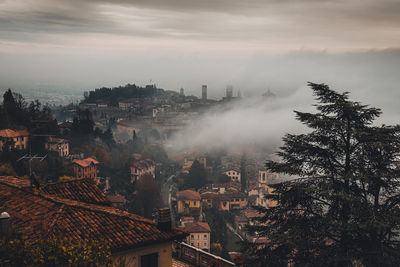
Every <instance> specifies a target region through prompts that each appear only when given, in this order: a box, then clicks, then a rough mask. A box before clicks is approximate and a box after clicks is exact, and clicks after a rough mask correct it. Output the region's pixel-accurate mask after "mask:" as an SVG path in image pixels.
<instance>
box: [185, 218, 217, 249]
mask: <svg viewBox="0 0 400 267" xmlns="http://www.w3.org/2000/svg"><path fill="white" fill-rule="evenodd" d="M185 231H186V232H187V233H188V234H189V235H188V236H187V237H186V243H187V244H189V245H191V246H194V247H196V248H200V249H203V250H205V251H210V234H211V229H210V226H209V225H208V223H207V222H193V223H186V224H185Z"/></svg>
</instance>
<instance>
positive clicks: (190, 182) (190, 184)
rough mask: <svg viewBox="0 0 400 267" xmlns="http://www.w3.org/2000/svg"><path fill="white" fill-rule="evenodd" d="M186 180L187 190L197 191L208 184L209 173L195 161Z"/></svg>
mask: <svg viewBox="0 0 400 267" xmlns="http://www.w3.org/2000/svg"><path fill="white" fill-rule="evenodd" d="M184 179H185V182H184V187H185V188H194V189H196V190H197V189H200V188H201V187H203V186H204V185H206V184H207V173H206V171H205V169H204V167H203V165H201V164H200V162H198V161H197V160H195V161H194V162H193V164H192V166H191V167H190V170H189V174H188V175H187V176H185V177H184Z"/></svg>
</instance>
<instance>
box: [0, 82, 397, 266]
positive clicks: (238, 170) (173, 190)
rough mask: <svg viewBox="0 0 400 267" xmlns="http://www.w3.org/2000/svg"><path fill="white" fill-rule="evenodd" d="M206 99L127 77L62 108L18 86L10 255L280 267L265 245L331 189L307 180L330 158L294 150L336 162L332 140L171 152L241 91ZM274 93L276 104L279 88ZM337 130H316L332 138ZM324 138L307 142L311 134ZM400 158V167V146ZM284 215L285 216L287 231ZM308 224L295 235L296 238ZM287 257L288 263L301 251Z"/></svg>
mask: <svg viewBox="0 0 400 267" xmlns="http://www.w3.org/2000/svg"><path fill="white" fill-rule="evenodd" d="M310 87H311V88H312V89H313V90H315V91H317V92H319V91H318V90H325V91H326V90H330V89H327V88H326V87H325V85H319V84H310ZM321 88H322V89H321ZM325 91H324V93H325ZM121 92H124V94H125V95H126V96H129V98H128V99H124V97H123V96H121V94H122V93H121ZM328 92H330V93H332V94H334V91H328ZM116 93H118V94H117V95H118V97H117V98H115V97H112V96H113V95H115V94H116ZM321 94H322V93H321ZM132 95H134V96H135V97H133V98H131V97H130V96H132ZM201 95H202V97H201V99H199V98H196V97H194V96H185V95H184V90H183V89H181V90H180V92H179V93H177V92H171V91H164V90H163V89H159V88H157V87H156V86H155V85H149V86H146V87H143V88H142V87H136V86H134V85H130V84H128V85H126V86H125V87H117V88H112V89H104V88H101V89H96V90H95V91H91V92H89V93H85V97H84V99H83V100H82V102H81V103H80V104H79V105H73V104H71V105H68V106H65V107H59V108H58V109H55V110H52V109H51V108H50V107H49V106H47V105H42V104H41V103H40V102H39V101H35V102H31V103H30V104H28V103H26V102H25V101H24V98H23V96H21V95H19V94H18V93H16V92H12V91H11V90H8V91H7V92H6V93H5V94H4V96H3V102H2V105H1V106H0V113H1V121H0V122H1V126H2V127H3V129H1V130H0V153H1V154H0V208H1V210H0V223H1V225H0V226H1V227H0V230H1V232H0V234H1V238H2V247H1V249H2V250H1V251H0V255H2V256H1V257H2V258H1V259H0V260H1V262H0V263H1V264H3V263H4V264H6V263H7V262H19V261H21V262H20V263H18V264H19V265H18V264H17V266H24V265H28V266H41V265H40V264H42V263H46V264H48V263H50V265H59V264H60V265H62V266H64V265H65V266H80V265H85V264H88V262H91V264H94V265H93V266H95V265H107V266H119V265H121V266H146V267H155V266H174V267H191V266H204V267H205V266H251V265H252V264H253V262H254V261H256V262H257V261H259V260H261V262H259V264H258V263H256V264H258V265H256V266H269V265H268V264H269V262H270V261H272V260H273V259H272V258H271V257H272V256H266V255H270V254H268V253H275V252H276V251H275V248H276V247H275V246H276V244H279V242H281V241H282V239H281V238H282V236H285V235H286V233H288V231H289V230H288V229H295V227H306V226H307V225H308V223H304V220H306V221H307V220H308V219H309V218H310V217H309V216H311V218H312V216H314V215H315V214H314V212H321V211H322V212H323V211H324V209H322V208H321V209H320V210H318V209H317V210H316V211H313V209H315V208H318V207H319V206H318V205H319V204H321V203H323V204H324V205H325V203H326V202H327V201H326V200H325V199H326V198H327V196H323V197H322V198H319V197H320V196H319V194H322V195H323V194H324V192H325V191H324V190H329V189H330V188H332V187H326V188H325V184H324V182H323V181H319V183H321V185H320V184H317V186H316V185H314V184H312V183H311V184H309V182H308V180H304V181H305V184H303V183H302V181H303V180H302V179H301V178H300V179H298V178H296V175H298V174H302V172H304V173H308V174H309V175H312V176H314V177H315V175H316V173H320V172H322V171H323V170H324V168H326V165H320V162H318V161H315V160H312V161H310V162H309V158H310V156H309V155H307V156H306V157H305V158H303V157H299V158H297V157H294V155H296V153H299V154H300V155H301V154H302V153H304V151H306V152H307V153H311V155H317V158H320V157H321V160H322V159H323V160H326V162H325V163H324V164H328V167H329V164H332V162H331V160H332V159H331V158H330V157H331V156H330V155H331V154H328V159H326V158H325V155H326V154H325V152H324V151H323V150H322V149H321V148H319V149H317V150H316V151H315V152H309V151H313V149H314V148H315V147H314V143H313V144H312V145H310V146H309V147H308V148H305V146H306V145H305V144H306V143H301V142H298V140H297V139H294V140H289V139H290V138H297V137H295V136H293V137H292V136H291V135H288V136H287V137H285V138H286V139H284V140H286V142H289V141H290V142H289V144H288V145H287V147H283V148H282V150H283V151H284V152H280V154H279V156H280V157H281V160H282V159H283V160H285V161H286V162H281V161H274V158H273V157H272V156H271V155H269V154H268V152H267V151H263V149H262V148H260V149H257V150H255V149H251V150H249V149H243V150H240V149H238V148H237V147H234V146H232V147H225V148H221V147H207V146H204V147H190V148H184V149H180V150H177V149H170V148H169V147H170V146H171V144H172V143H171V138H172V136H174V135H175V134H176V132H179V131H180V130H181V129H182V127H185V125H187V124H188V123H190V122H193V121H195V120H196V119H197V118H198V117H199V116H200V115H201V114H202V113H205V112H208V111H209V110H221V109H229V108H232V104H233V106H235V105H237V104H239V103H240V101H242V98H241V96H240V93H238V96H237V97H234V96H233V88H232V87H231V86H228V87H227V89H226V96H225V97H223V98H222V99H221V100H219V101H215V100H213V101H209V100H208V99H207V86H202V88H201ZM267 95H268V96H262V97H263V98H265V101H267V100H268V99H271V98H272V99H273V98H274V95H273V94H272V93H271V92H269V93H268V94H267ZM326 101H331V100H326ZM340 101H342V100H340ZM216 107H218V109H215V108H216ZM352 107H355V108H358V107H357V105H354V104H352ZM371 112H374V110H372V111H371ZM299 114H300V115H299V116H303V115H302V114H301V113H299ZM304 114H306V113H304ZM304 116H305V118H306V119H307V118H308V116H309V115H308V114H306V115H304ZM60 117H63V118H64V119H63V120H61V119H60ZM57 118H58V119H57ZM318 119H319V117H318ZM324 123H325V122H324ZM312 125H314V124H312ZM319 125H320V124H318V127H320V126H319ZM322 125H323V127H325V124H322ZM395 129H396V128H393V134H394V135H391V133H392V132H391V131H392V128H389V133H388V134H387V139H385V140H387V142H392V140H393V142H395V140H396V138H397V137H396V135H397V132H396V131H397V130H395ZM328 130H329V129H324V131H323V132H322V134H321V136H320V137H318V138H320V140H322V141H321V142H325V140H326V136H325V133H326V132H328ZM362 131H363V133H362V135H364V134H365V131H366V130H365V128H362ZM371 131H376V130H375V129H374V130H371ZM378 131H381V130H378ZM382 131H386V129H383V130H382ZM314 134H316V133H312V134H311V137H307V138H311V140H314V139H313V138H314ZM380 134H383V133H380ZM339 135H340V133H339ZM300 136H302V135H300ZM376 136H377V133H375V132H372V133H371V136H370V137H369V138H372V140H373V142H380V140H376V139H374V138H376ZM335 138H336V137H335ZM335 140H336V139H335ZM362 140H363V139H362ZM313 142H316V141H313ZM332 142H333V143H334V144H336V143H335V142H338V141H337V140H336V141H332ZM360 142H361V141H360ZM362 142H364V141H362ZM368 142H369V141H368ZM375 145H376V143H374V145H373V146H371V144H370V143H367V145H366V146H365V148H364V149H365V152H363V153H364V154H360V155H359V157H365V160H370V161H373V160H375V159H374V157H375V156H374V155H376V153H378V152H377V151H374V152H373V153H372V154H368V151H369V149H371V148H373V147H374V146H375ZM292 146H293V147H292ZM344 147H345V148H346V146H344ZM391 147H392V146H386V145H385V148H382V149H389V148H390V149H391ZM346 149H347V148H346ZM379 149H381V148H379ZM350 150H351V149H350ZM321 151H322V152H321ZM379 151H380V150H379ZM335 153H339V152H335ZM349 153H350V152H349ZM351 153H352V152H351ZM321 155H322V156H321ZM389 155H390V157H392V159H391V160H389V161H388V162H389V163H388V164H389V165H390V164H392V160H393V162H394V160H395V157H396V155H397V154H396V153H392V154H389ZM371 157H372V158H371ZM311 158H312V157H311ZM345 159H346V156H345ZM346 160H348V159H346ZM378 160H380V159H378ZM338 162H339V161H338ZM303 164H306V165H303ZM309 164H310V165H309ZM337 164H340V163H337ZM380 164H383V163H382V162H381V163H380ZM298 165H299V166H301V168H300V167H293V166H298ZM312 165H316V166H317V167H312V168H311V167H310V166H312ZM358 166H359V165H358ZM396 166H397V165H396ZM332 168H333V167H331V168H328V171H332ZM354 168H356V167H354ZM357 168H360V169H359V171H360V172H361V171H362V167H357ZM371 168H372V167H371ZM388 170H390V168H389V167H388ZM395 172H396V169H394V170H393V175H395V174H394V173H395ZM288 175H289V176H288ZM315 179H316V181H318V179H319V176H316V177H315ZM313 181H314V180H313ZM309 186H311V187H314V189H313V190H310V188H309ZM319 190H322V191H319ZM360 190H361V189H360ZM313 194H316V195H313ZM328 197H330V195H328ZM367 199H368V198H367ZM315 201H317V202H315ZM388 201H390V199H389V200H388ZM315 203H317V204H318V203H319V204H318V205H317V206H315ZM307 205H309V206H307ZM329 205H330V204H329ZM301 207H306V208H304V209H300V208H301ZM285 209H288V210H287V211H286V210H285ZM357 211H358V209H357ZM282 212H283V214H281V213H282ZM309 212H311V214H308V213H309ZM328 214H329V213H328ZM292 216H293V217H292ZM303 216H304V217H303ZM319 216H322V215H319ZM282 220H283V221H282ZM291 220H294V221H296V220H299V223H298V224H293V223H292V221H291ZM279 221H282V222H283V223H287V225H285V226H282V227H283V228H280V227H281V226H280V225H278V224H277V223H276V222H279ZM276 227H277V228H276ZM270 231H272V232H270ZM273 231H278V232H277V233H278V234H277V235H275V233H276V232H273ZM279 231H282V232H279ZM303 234H305V232H301V231H300V232H296V233H295V234H294V238H298V237H297V235H303ZM271 238H272V239H274V240H275V239H276V240H275V241H274V242H277V243H274V242H272V240H271ZM326 238H327V237H325V236H324V237H323V240H325V241H324V242H327V241H326V240H327V239H326ZM332 240H333V239H332ZM330 242H333V241H330ZM271 246H272V248H271ZM282 246H284V247H285V246H287V241H286V239H284V240H283V243H282ZM21 247H24V249H23V250H21ZM67 247H68V248H67ZM25 249H26V251H27V252H26V253H25V252H23V251H25ZM265 249H271V251H270V252H265ZM21 251H22V252H21ZM93 251H96V253H93ZM260 251H261V254H260ZM308 252H309V251H308ZM1 253H2V254H1ZM20 253H24V254H20ZM52 253H56V255H53V254H52ZM264 253H265V254H264ZM279 253H280V252H279ZM272 255H273V254H272ZM289 255H290V257H289V259H285V260H284V261H283V264H284V265H289V266H290V265H291V261H292V260H294V259H295V258H296V255H292V254H290V253H289ZM313 255H314V254H313ZM63 261H66V262H65V263H62V262H63ZM67 262H68V263H67ZM72 262H75V263H73V264H72ZM11 265H12V264H11ZM89 266H92V265H89Z"/></svg>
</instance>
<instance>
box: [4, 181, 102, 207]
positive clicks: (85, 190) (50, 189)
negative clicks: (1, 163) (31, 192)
mask: <svg viewBox="0 0 400 267" xmlns="http://www.w3.org/2000/svg"><path fill="white" fill-rule="evenodd" d="M0 182H2V183H5V184H8V185H11V186H15V187H18V188H25V189H26V188H30V187H31V183H30V181H29V179H24V178H20V177H13V176H0ZM37 191H39V192H42V193H44V194H48V195H54V196H57V197H61V198H68V199H72V200H77V201H81V202H85V203H92V204H101V205H105V204H106V205H108V203H109V202H108V201H107V198H106V196H105V195H104V193H103V192H102V191H101V190H100V189H99V188H98V187H97V185H96V184H95V182H94V181H93V179H90V178H83V179H75V180H71V181H66V182H56V183H48V184H44V185H41V186H40V188H39V190H37Z"/></svg>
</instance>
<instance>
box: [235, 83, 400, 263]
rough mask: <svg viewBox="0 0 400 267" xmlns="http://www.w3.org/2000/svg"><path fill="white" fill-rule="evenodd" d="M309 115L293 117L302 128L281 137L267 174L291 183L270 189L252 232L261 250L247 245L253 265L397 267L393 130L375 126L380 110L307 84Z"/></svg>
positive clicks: (399, 199) (399, 219)
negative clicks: (311, 100)
mask: <svg viewBox="0 0 400 267" xmlns="http://www.w3.org/2000/svg"><path fill="white" fill-rule="evenodd" d="M309 86H310V87H311V89H312V90H313V93H314V95H315V96H316V100H317V101H318V103H317V104H316V109H317V111H316V113H304V112H298V111H295V113H296V118H297V120H299V121H300V122H302V123H303V124H305V125H307V126H308V127H309V128H310V132H308V133H306V134H299V135H294V134H287V135H286V136H285V137H284V138H283V141H284V144H283V146H282V147H281V149H280V151H279V152H278V155H279V157H280V158H281V161H279V162H274V161H269V162H267V164H266V165H267V168H269V169H270V170H271V171H273V172H276V173H281V174H288V175H291V176H292V177H293V179H291V180H289V181H287V182H283V183H280V184H277V185H273V186H272V187H273V188H274V190H275V191H274V194H271V195H269V196H268V198H269V199H273V200H276V201H277V202H278V205H277V206H276V207H272V208H269V209H262V208H260V211H261V212H262V215H263V216H262V217H261V218H260V219H259V222H261V223H262V224H258V226H251V227H248V229H249V231H250V232H253V233H255V234H256V235H257V236H258V237H265V238H266V240H267V241H266V243H265V245H262V246H260V245H259V244H253V243H247V244H245V245H244V248H243V250H244V252H245V253H246V254H247V255H248V260H249V262H251V261H254V263H255V266H287V265H288V263H290V264H292V265H294V266H323V265H325V266H399V265H400V247H399V230H400V229H399V228H400V208H399V203H400V184H399V183H400V179H399V177H400V176H399V152H400V147H399V134H400V129H399V126H385V125H382V126H375V125H374V124H373V121H374V120H375V119H376V118H377V117H379V115H380V114H381V111H380V110H379V109H377V108H373V107H369V106H367V105H362V104H361V103H359V102H354V101H351V100H349V96H348V93H347V92H345V93H338V92H336V91H334V90H331V89H330V88H329V87H328V86H327V85H325V84H314V83H309Z"/></svg>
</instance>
